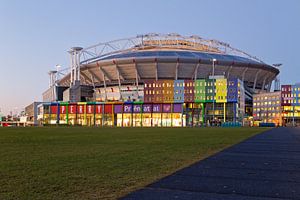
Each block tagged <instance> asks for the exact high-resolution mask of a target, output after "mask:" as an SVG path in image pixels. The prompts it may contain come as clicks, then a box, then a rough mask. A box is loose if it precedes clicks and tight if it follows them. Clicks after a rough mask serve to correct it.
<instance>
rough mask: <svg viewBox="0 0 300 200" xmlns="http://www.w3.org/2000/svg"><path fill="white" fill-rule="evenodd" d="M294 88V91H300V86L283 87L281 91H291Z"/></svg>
mask: <svg viewBox="0 0 300 200" xmlns="http://www.w3.org/2000/svg"><path fill="white" fill-rule="evenodd" d="M292 90H294V91H300V87H294V88H291V87H282V88H281V91H283V92H291V91H292Z"/></svg>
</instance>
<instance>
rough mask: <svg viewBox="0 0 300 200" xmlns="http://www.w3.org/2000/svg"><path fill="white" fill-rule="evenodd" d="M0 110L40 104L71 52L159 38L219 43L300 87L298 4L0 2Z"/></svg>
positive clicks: (232, 0) (262, 0)
mask: <svg viewBox="0 0 300 200" xmlns="http://www.w3.org/2000/svg"><path fill="white" fill-rule="evenodd" d="M0 26H1V29H0V61H1V62H0V94H1V96H0V97H1V98H0V109H1V111H2V112H3V113H5V114H6V113H8V112H10V111H13V112H16V111H17V110H20V109H21V108H23V107H24V106H26V105H28V104H30V103H31V102H33V101H37V100H41V94H42V92H43V91H44V90H45V89H47V87H48V75H47V72H48V71H49V70H50V69H54V67H55V65H56V64H60V65H62V66H63V67H64V68H65V67H68V66H69V56H68V53H67V50H69V48H70V47H72V46H83V47H86V46H89V45H93V44H95V43H98V42H104V41H109V40H114V39H119V38H125V37H131V36H136V35H137V34H143V33H149V32H151V33H152V32H158V33H173V32H177V33H179V34H181V35H200V36H202V37H204V38H208V39H218V40H220V41H224V42H227V43H229V44H231V46H233V47H236V48H239V49H242V50H244V51H246V52H248V53H250V54H252V55H255V56H257V57H259V58H261V59H262V60H263V61H265V62H266V63H269V64H273V63H283V67H282V70H281V71H282V72H281V82H282V83H295V82H300V77H299V76H300V68H299V67H300V66H299V62H297V60H298V58H299V56H300V53H299V52H300V51H299V47H300V1H298V0H285V1H284V0H282V1H279V0H227V1H226V0H194V1H192V0H191V1H189V0H181V1H179V0H166V1H163V0H160V1H158V0H151V1H144V0H131V1H129V0H127V1H126V0H119V1H114V0H107V1H100V0H97V1H92V0H87V1H80V0H51V1H38V0H35V1H33V0H27V1H21V0H19V1H16V0H0Z"/></svg>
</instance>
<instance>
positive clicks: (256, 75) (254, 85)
mask: <svg viewBox="0 0 300 200" xmlns="http://www.w3.org/2000/svg"><path fill="white" fill-rule="evenodd" d="M260 71H261V70H258V71H257V72H256V74H255V78H254V83H253V88H252V89H253V90H255V88H256V83H257V77H258V74H259V73H260Z"/></svg>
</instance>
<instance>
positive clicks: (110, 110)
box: [104, 105, 112, 114]
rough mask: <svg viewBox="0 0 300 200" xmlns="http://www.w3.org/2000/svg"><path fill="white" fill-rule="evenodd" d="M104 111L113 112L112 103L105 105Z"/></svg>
mask: <svg viewBox="0 0 300 200" xmlns="http://www.w3.org/2000/svg"><path fill="white" fill-rule="evenodd" d="M104 113H106V114H111V113H112V105H104Z"/></svg>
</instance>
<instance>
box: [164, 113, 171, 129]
mask: <svg viewBox="0 0 300 200" xmlns="http://www.w3.org/2000/svg"><path fill="white" fill-rule="evenodd" d="M162 126H163V127H171V126H172V114H171V113H163V114H162Z"/></svg>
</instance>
